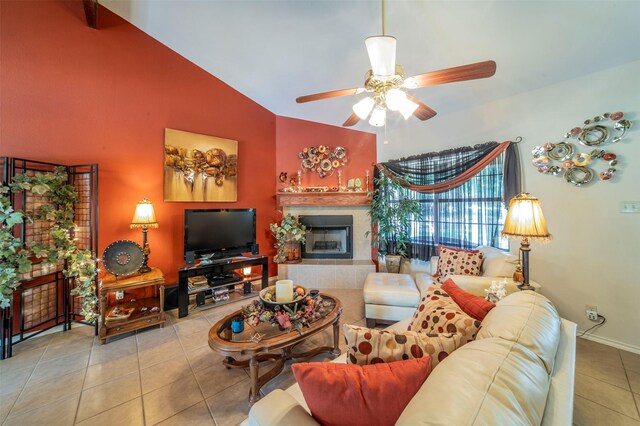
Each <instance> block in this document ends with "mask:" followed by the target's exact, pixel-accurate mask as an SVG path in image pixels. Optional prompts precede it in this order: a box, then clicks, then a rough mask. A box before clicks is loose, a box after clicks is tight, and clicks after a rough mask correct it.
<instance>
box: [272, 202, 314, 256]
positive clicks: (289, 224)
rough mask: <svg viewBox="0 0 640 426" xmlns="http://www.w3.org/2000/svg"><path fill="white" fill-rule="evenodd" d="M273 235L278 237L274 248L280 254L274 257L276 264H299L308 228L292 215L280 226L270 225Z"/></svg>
mask: <svg viewBox="0 0 640 426" xmlns="http://www.w3.org/2000/svg"><path fill="white" fill-rule="evenodd" d="M269 228H270V229H271V233H272V234H273V236H274V237H276V243H275V244H274V247H275V248H277V249H278V252H277V253H276V255H275V256H274V257H273V261H274V262H276V263H286V262H299V261H300V244H301V243H304V242H305V241H306V233H305V232H306V230H307V228H306V227H305V226H304V225H302V224H301V223H300V222H298V219H296V218H295V217H293V216H292V215H291V214H288V215H286V216H285V217H284V218H283V219H282V222H281V223H280V225H278V224H277V223H272V224H271V225H269Z"/></svg>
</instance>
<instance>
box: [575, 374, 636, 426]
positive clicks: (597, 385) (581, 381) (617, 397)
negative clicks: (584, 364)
mask: <svg viewBox="0 0 640 426" xmlns="http://www.w3.org/2000/svg"><path fill="white" fill-rule="evenodd" d="M575 394H576V395H579V396H581V397H583V398H586V399H588V400H591V401H593V402H596V403H598V404H600V405H603V406H605V407H607V408H610V409H612V410H614V411H617V412H618V413H621V414H624V415H625V416H628V417H632V418H634V419H636V420H640V417H638V410H637V409H636V404H635V402H634V401H633V396H632V395H631V392H628V391H625V390H624V389H621V388H619V387H617V386H614V385H610V384H608V383H604V382H602V381H600V380H598V379H594V378H593V377H589V376H585V375H584V374H579V373H578V374H576V378H575Z"/></svg>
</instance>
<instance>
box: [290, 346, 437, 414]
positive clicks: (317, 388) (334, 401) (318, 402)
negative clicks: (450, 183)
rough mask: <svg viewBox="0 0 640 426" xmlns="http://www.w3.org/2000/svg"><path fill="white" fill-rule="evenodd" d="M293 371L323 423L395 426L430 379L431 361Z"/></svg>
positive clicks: (306, 366) (321, 365)
mask: <svg viewBox="0 0 640 426" xmlns="http://www.w3.org/2000/svg"><path fill="white" fill-rule="evenodd" d="M291 370H293V375H294V376H295V378H296V381H297V382H298V385H300V389H301V390H302V395H303V396H304V400H305V401H306V403H307V405H308V406H309V409H310V410H311V414H312V415H313V417H314V418H315V419H316V420H317V421H318V422H320V423H321V424H322V425H324V426H334V425H365V424H368V425H389V426H391V425H393V424H395V422H396V421H397V420H398V418H399V417H400V414H402V411H403V410H404V409H405V407H406V406H407V404H408V403H409V401H410V400H411V398H413V396H414V395H415V393H416V392H417V391H418V389H420V387H421V386H422V384H423V383H424V381H425V380H426V379H427V376H428V375H429V372H430V371H431V358H429V357H424V358H419V359H412V360H408V361H398V362H391V363H383V364H372V365H365V366H360V365H354V364H338V363H335V362H313V363H300V364H292V365H291Z"/></svg>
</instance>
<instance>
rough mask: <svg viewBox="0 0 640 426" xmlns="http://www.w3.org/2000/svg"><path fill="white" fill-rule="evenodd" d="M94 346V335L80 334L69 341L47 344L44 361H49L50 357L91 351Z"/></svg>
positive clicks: (43, 356)
mask: <svg viewBox="0 0 640 426" xmlns="http://www.w3.org/2000/svg"><path fill="white" fill-rule="evenodd" d="M92 346H93V336H91V337H87V336H79V337H78V338H76V339H73V340H71V341H69V342H65V343H59V344H56V345H54V344H53V343H52V344H50V345H49V346H47V350H46V351H45V353H44V355H42V359H41V360H40V362H42V361H48V360H50V359H55V358H60V357H63V356H67V355H71V354H75V353H79V352H87V353H88V352H89V351H90V350H91V347H92Z"/></svg>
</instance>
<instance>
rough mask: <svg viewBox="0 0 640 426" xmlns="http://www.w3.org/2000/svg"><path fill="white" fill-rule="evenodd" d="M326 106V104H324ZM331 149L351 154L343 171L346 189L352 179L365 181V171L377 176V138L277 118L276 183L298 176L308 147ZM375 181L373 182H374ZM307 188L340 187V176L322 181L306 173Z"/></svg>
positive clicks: (302, 121) (315, 175) (320, 125)
mask: <svg viewBox="0 0 640 426" xmlns="http://www.w3.org/2000/svg"><path fill="white" fill-rule="evenodd" d="M320 102H322V101H320ZM319 145H328V146H330V147H331V148H332V149H334V148H336V147H337V146H342V147H343V148H345V149H346V150H347V159H348V162H347V164H346V165H345V166H344V167H342V168H341V170H342V185H344V186H346V185H347V180H348V179H351V178H357V177H360V178H362V179H363V180H362V182H363V185H364V177H365V171H366V170H369V174H370V175H371V176H373V163H375V162H376V135H375V134H373V133H365V132H360V131H357V130H352V129H346V128H344V127H336V126H329V125H327V124H321V123H314V122H312V121H305V120H299V119H297V118H289V117H281V116H278V117H276V153H277V157H276V170H275V171H276V174H275V175H274V179H273V181H274V182H277V183H279V181H278V176H279V175H280V172H287V174H288V176H289V179H291V178H295V177H296V176H297V171H298V170H301V169H302V167H301V166H300V158H299V157H298V153H299V152H300V151H302V149H303V148H304V147H311V146H315V147H318V146H319ZM370 179H371V178H370ZM302 185H303V186H329V187H337V186H338V175H337V173H334V174H333V176H327V177H325V178H324V179H323V178H320V176H319V175H318V173H315V172H314V173H303V174H302Z"/></svg>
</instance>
